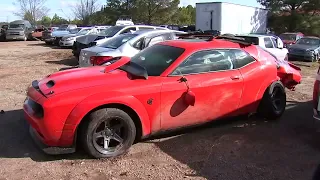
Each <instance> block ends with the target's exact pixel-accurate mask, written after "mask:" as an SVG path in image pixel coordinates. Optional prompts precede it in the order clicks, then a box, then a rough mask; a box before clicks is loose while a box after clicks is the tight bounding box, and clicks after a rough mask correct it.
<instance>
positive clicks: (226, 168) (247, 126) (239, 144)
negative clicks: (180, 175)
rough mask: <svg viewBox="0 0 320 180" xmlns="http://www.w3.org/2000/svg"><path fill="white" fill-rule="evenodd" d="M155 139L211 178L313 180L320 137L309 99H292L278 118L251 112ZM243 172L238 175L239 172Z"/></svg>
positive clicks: (164, 149)
mask: <svg viewBox="0 0 320 180" xmlns="http://www.w3.org/2000/svg"><path fill="white" fill-rule="evenodd" d="M233 123H235V124H221V123H220V125H219V126H216V125H215V127H213V126H211V127H209V128H206V129H202V130H201V131H193V132H192V133H187V134H182V135H179V136H176V137H172V138H168V139H166V140H163V141H160V142H156V145H157V146H158V147H159V148H160V149H161V150H162V151H163V152H165V153H166V154H168V155H169V156H171V157H172V158H174V159H175V160H177V161H179V162H181V163H183V164H186V165H188V166H189V167H190V168H191V169H193V170H194V171H193V172H186V173H185V176H198V177H204V178H207V179H230V180H232V179H278V180H279V179H311V177H312V175H313V173H314V171H315V168H316V167H317V164H318V163H319V160H320V154H319V150H320V138H319V133H317V132H316V130H317V129H316V125H315V124H314V120H313V118H312V104H311V102H301V103H300V102H288V106H287V110H286V112H285V114H284V115H283V117H282V118H281V120H280V121H276V122H265V121H263V120H261V119H257V118H256V117H252V118H250V119H249V120H247V121H246V122H237V123H236V121H233ZM239 175H240V177H239Z"/></svg>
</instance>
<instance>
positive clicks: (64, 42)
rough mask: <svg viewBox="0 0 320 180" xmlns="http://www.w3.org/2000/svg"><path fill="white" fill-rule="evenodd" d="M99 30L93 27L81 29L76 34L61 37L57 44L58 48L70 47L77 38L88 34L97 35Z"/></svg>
mask: <svg viewBox="0 0 320 180" xmlns="http://www.w3.org/2000/svg"><path fill="white" fill-rule="evenodd" d="M100 30H101V29H98V28H95V27H85V28H82V29H81V30H80V31H79V32H78V33H77V34H68V35H65V36H63V37H62V39H61V40H60V42H59V45H60V46H65V47H72V46H73V43H74V42H75V41H76V39H77V38H78V37H81V36H85V35H88V34H98V33H99V32H100Z"/></svg>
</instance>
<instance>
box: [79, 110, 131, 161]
mask: <svg viewBox="0 0 320 180" xmlns="http://www.w3.org/2000/svg"><path fill="white" fill-rule="evenodd" d="M135 137H136V127H135V124H134V122H133V120H132V119H131V117H130V116H129V115H128V114H127V113H126V112H124V111H123V110H121V109H117V108H104V109H100V110H97V111H95V112H93V113H91V114H90V115H89V117H88V119H87V120H86V121H85V122H84V124H83V126H82V127H81V134H80V138H81V140H82V144H83V146H84V149H85V150H86V151H87V152H88V153H89V154H90V155H91V156H93V157H95V158H109V157H116V156H119V155H122V154H124V153H125V152H127V151H128V150H129V148H130V147H131V145H132V144H133V142H134V140H135Z"/></svg>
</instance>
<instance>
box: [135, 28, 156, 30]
mask: <svg viewBox="0 0 320 180" xmlns="http://www.w3.org/2000/svg"><path fill="white" fill-rule="evenodd" d="M138 28H139V30H144V29H154V28H153V27H138Z"/></svg>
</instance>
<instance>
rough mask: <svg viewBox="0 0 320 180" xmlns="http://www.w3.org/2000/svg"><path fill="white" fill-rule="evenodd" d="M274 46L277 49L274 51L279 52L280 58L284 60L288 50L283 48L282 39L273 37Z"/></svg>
mask: <svg viewBox="0 0 320 180" xmlns="http://www.w3.org/2000/svg"><path fill="white" fill-rule="evenodd" d="M271 41H272V43H273V46H274V47H275V50H274V51H277V54H278V58H281V59H282V60H284V59H285V58H286V55H287V54H288V49H287V48H284V47H283V42H282V40H281V39H280V38H275V37H271Z"/></svg>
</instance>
